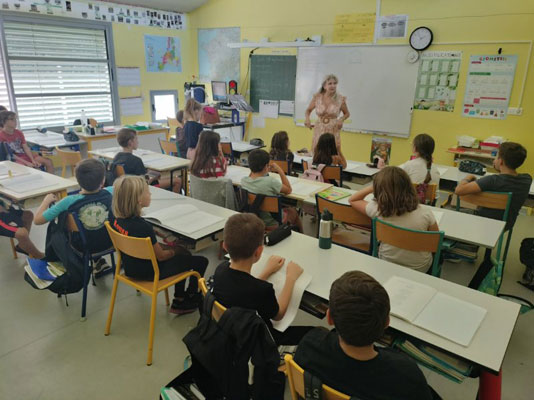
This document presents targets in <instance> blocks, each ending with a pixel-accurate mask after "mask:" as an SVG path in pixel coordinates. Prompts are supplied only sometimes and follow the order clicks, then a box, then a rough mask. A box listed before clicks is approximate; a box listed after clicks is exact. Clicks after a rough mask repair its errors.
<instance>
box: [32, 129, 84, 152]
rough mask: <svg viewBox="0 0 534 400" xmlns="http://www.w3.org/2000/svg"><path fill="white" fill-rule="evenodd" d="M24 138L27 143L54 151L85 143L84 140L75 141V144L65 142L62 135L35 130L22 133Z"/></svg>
mask: <svg viewBox="0 0 534 400" xmlns="http://www.w3.org/2000/svg"><path fill="white" fill-rule="evenodd" d="M24 137H25V138H26V141H27V142H29V143H33V144H36V145H38V146H41V147H44V148H46V149H54V148H56V147H69V146H74V145H76V144H82V143H85V141H84V140H77V141H75V142H67V141H66V140H65V138H64V137H63V134H61V133H57V132H53V131H47V132H45V133H40V132H38V131H37V130H36V129H31V130H27V131H24Z"/></svg>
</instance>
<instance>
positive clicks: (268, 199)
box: [244, 190, 282, 224]
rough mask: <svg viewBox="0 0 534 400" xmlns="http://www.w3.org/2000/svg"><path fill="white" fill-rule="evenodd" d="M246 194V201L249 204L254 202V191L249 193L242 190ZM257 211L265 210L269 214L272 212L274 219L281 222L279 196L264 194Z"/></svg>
mask: <svg viewBox="0 0 534 400" xmlns="http://www.w3.org/2000/svg"><path fill="white" fill-rule="evenodd" d="M244 192H245V193H246V196H247V201H248V204H249V205H252V204H253V203H254V200H256V195H255V194H254V193H249V192H247V191H246V190H244ZM259 211H265V212H268V213H271V214H274V215H273V217H274V219H275V220H276V221H277V222H278V223H279V224H281V223H282V203H281V196H265V198H264V199H263V201H262V203H261V204H260V208H259Z"/></svg>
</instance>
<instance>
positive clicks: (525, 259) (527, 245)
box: [519, 238, 534, 269]
mask: <svg viewBox="0 0 534 400" xmlns="http://www.w3.org/2000/svg"><path fill="white" fill-rule="evenodd" d="M519 260H520V261H521V262H522V263H523V264H525V265H526V267H527V268H529V269H534V238H527V239H523V241H522V242H521V247H520V248H519Z"/></svg>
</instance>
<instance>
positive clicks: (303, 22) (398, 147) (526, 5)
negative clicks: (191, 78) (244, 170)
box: [188, 0, 534, 173]
mask: <svg viewBox="0 0 534 400" xmlns="http://www.w3.org/2000/svg"><path fill="white" fill-rule="evenodd" d="M375 11H376V1H375V0H336V1H333V2H326V1H324V0H323V1H319V0H292V1H287V0H270V1H267V2H260V1H249V0H210V1H209V2H208V3H207V4H205V5H204V6H202V7H200V8H199V9H197V10H195V11H194V12H192V13H190V14H188V29H189V30H190V39H191V44H192V46H191V49H192V52H191V54H189V56H188V58H189V61H190V62H191V69H192V70H193V71H195V72H194V73H195V74H197V72H198V61H197V53H196V51H197V45H196V40H197V34H196V29H197V28H215V27H233V26H240V27H241V39H242V40H243V39H248V40H249V41H259V40H260V39H261V38H262V37H265V36H267V37H269V38H270V40H271V41H292V40H294V39H295V38H296V37H307V36H312V35H315V34H320V35H322V36H323V43H332V36H333V22H334V18H335V16H336V15H338V14H347V13H357V12H375ZM391 14H408V15H409V23H408V32H411V31H412V30H413V29H414V28H416V27H417V26H429V27H430V28H431V29H432V30H433V32H434V42H442V43H444V42H466V41H469V42H481V41H512V40H532V39H534V2H532V1H525V0H508V1H506V2H505V1H502V0H469V1H465V0H448V1H428V0H382V2H381V15H391ZM407 42H408V40H407V39H402V40H401V39H396V40H387V41H381V43H388V44H389V43H407ZM499 47H502V49H503V54H518V55H519V61H518V66H517V70H516V77H515V82H514V88H513V91H512V100H511V103H510V106H512V107H516V106H518V100H519V93H520V91H521V86H522V84H523V75H524V73H525V61H526V59H527V54H528V45H525V44H522V45H521V44H506V43H501V44H484V45H483V44H470V45H469V44H463V45H459V44H448V45H433V46H431V48H430V50H461V51H463V58H462V69H461V75H460V82H459V87H458V90H457V100H456V106H455V111H454V112H453V113H447V112H437V111H420V110H415V111H414V113H413V118H412V129H411V134H410V137H409V138H408V139H401V138H393V148H392V159H391V162H392V164H399V163H401V162H403V161H405V160H406V159H407V158H408V157H409V156H410V154H411V140H412V138H413V136H414V135H416V134H417V133H421V132H426V133H428V134H430V135H432V136H433V137H434V139H435V140H436V151H435V153H434V158H435V161H436V162H438V163H443V164H452V160H453V156H452V154H448V153H446V149H447V148H448V147H450V146H452V145H454V144H456V136H457V135H462V134H468V135H471V136H474V137H477V138H480V139H485V138H486V137H488V136H491V135H499V136H504V137H506V138H507V139H509V140H513V141H517V142H520V143H522V144H523V145H524V146H525V147H526V148H527V150H529V152H530V155H529V157H528V159H527V162H526V163H525V165H524V167H523V168H522V170H523V171H528V172H530V173H532V172H533V169H534V133H533V130H534V129H533V128H534V123H533V122H534V97H533V96H534V81H533V80H532V77H531V76H528V78H527V81H526V87H525V90H524V98H523V103H522V104H521V107H522V108H523V115H521V116H508V118H507V119H506V120H504V121H493V120H491V121H490V120H483V119H475V118H465V117H462V116H461V113H460V111H461V104H462V103H461V102H462V101H463V95H464V89H465V81H466V73H467V67H468V61H469V55H471V54H487V53H489V54H496V52H497V50H498V48H499ZM249 51H250V49H243V50H242V51H241V82H240V87H241V86H243V79H244V77H245V73H246V71H247V61H248V53H249ZM268 53H274V54H295V50H294V49H273V50H266V49H263V50H261V51H256V52H255V54H268ZM531 57H532V56H531ZM531 62H532V60H531ZM531 68H532V66H531V67H530V69H531ZM319 85H320V82H318V86H319ZM338 90H339V92H341V93H343V82H340V84H339V86H338ZM343 94H347V93H343ZM384 112H387V110H384ZM277 130H287V131H288V133H289V135H290V140H291V147H292V148H293V149H299V148H301V147H308V148H309V147H310V143H311V137H312V134H311V132H310V131H309V130H308V129H306V128H303V127H297V126H295V124H294V122H293V119H292V118H289V117H280V118H278V119H277V120H270V119H267V120H266V126H265V128H263V129H259V128H253V127H252V124H250V125H249V128H248V137H249V138H252V137H260V138H263V139H264V140H265V141H266V142H267V143H270V138H271V136H272V134H273V133H274V132H276V131H277ZM341 140H342V145H343V151H344V152H345V155H346V156H347V158H349V159H353V160H365V159H367V158H368V157H369V151H370V146H371V135H368V134H361V133H352V132H342V134H341Z"/></svg>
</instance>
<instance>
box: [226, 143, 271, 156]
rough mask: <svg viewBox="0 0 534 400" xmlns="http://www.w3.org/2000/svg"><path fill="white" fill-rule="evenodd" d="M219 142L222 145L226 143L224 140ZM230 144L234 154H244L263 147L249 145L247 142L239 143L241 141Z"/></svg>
mask: <svg viewBox="0 0 534 400" xmlns="http://www.w3.org/2000/svg"><path fill="white" fill-rule="evenodd" d="M221 142H222V143H228V142H227V141H225V140H222V141H221ZM230 143H232V151H233V152H235V153H238V154H241V153H246V152H248V151H252V150H256V149H261V148H262V147H265V146H258V145H255V144H250V143H248V142H241V141H239V142H230Z"/></svg>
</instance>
